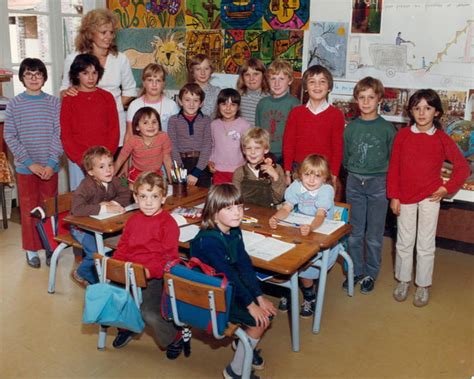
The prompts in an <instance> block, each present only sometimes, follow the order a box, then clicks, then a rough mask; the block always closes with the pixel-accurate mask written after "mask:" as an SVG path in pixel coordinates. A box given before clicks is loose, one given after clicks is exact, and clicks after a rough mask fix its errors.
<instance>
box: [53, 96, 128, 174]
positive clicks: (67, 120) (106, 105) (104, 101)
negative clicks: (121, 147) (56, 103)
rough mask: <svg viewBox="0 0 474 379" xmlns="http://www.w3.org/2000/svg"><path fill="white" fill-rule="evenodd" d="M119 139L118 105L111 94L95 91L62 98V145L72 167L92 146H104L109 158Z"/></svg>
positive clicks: (80, 162) (78, 162)
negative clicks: (108, 151)
mask: <svg viewBox="0 0 474 379" xmlns="http://www.w3.org/2000/svg"><path fill="white" fill-rule="evenodd" d="M119 137H120V129H119V120H118V113H117V105H116V104H115V100H114V97H113V96H112V94H111V93H110V92H107V91H105V90H103V89H100V88H97V89H96V90H95V91H94V92H81V91H80V92H79V93H78V95H77V96H65V97H64V99H63V102H62V105H61V141H62V143H63V147H64V152H65V153H66V155H67V157H68V158H69V159H70V160H71V161H73V162H74V163H76V164H78V165H81V164H82V155H83V154H84V151H86V150H87V149H88V148H89V147H91V146H96V145H103V146H105V147H106V148H107V149H109V150H110V151H111V152H112V154H114V153H115V151H116V150H117V147H118V142H119Z"/></svg>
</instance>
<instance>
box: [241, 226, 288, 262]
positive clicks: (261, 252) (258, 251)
mask: <svg viewBox="0 0 474 379" xmlns="http://www.w3.org/2000/svg"><path fill="white" fill-rule="evenodd" d="M242 237H243V239H244V245H245V250H246V251H247V253H248V254H249V255H250V256H252V257H255V258H259V259H262V260H264V261H271V260H272V259H275V258H277V257H279V256H280V255H282V254H284V253H286V252H287V251H289V250H291V249H292V248H294V247H295V244H294V243H288V242H284V241H280V240H278V239H276V238H272V237H265V236H263V235H261V234H258V233H253V232H249V231H247V230H242Z"/></svg>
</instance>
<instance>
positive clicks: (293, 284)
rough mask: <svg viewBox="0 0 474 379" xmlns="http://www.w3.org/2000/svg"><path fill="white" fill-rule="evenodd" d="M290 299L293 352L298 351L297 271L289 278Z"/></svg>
mask: <svg viewBox="0 0 474 379" xmlns="http://www.w3.org/2000/svg"><path fill="white" fill-rule="evenodd" d="M290 294H291V295H290V296H291V297H290V299H291V345H292V348H293V351H294V352H297V351H300V312H299V309H298V305H299V304H298V273H297V272H296V273H294V274H293V275H291V278H290Z"/></svg>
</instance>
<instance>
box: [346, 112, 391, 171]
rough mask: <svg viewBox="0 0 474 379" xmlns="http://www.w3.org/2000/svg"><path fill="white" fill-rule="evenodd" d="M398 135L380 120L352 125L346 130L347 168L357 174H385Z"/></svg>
mask: <svg viewBox="0 0 474 379" xmlns="http://www.w3.org/2000/svg"><path fill="white" fill-rule="evenodd" d="M396 132H397V131H396V129H395V127H394V126H393V125H392V124H391V123H390V122H388V121H386V120H385V119H384V118H382V117H381V116H379V117H377V118H376V119H375V120H370V121H366V120H362V119H360V118H358V119H356V120H354V121H352V122H351V123H350V124H349V125H347V127H346V129H345V130H344V167H345V168H346V169H347V171H349V172H350V173H354V174H361V175H381V174H385V173H386V172H387V170H388V162H389V160H390V152H391V150H392V143H393V140H394V138H395V134H396Z"/></svg>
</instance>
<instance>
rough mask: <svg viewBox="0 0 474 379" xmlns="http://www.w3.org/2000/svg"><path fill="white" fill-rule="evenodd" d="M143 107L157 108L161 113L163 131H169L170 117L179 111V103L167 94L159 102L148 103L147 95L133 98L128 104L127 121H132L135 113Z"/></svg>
mask: <svg viewBox="0 0 474 379" xmlns="http://www.w3.org/2000/svg"><path fill="white" fill-rule="evenodd" d="M143 107H152V108H154V109H156V111H157V112H158V114H159V115H160V119H161V130H162V131H163V132H166V131H168V120H169V118H170V117H171V116H173V115H175V114H178V113H179V107H178V105H177V104H176V103H175V102H174V101H173V100H171V99H170V98H168V97H166V96H165V95H162V97H161V101H159V102H158V103H147V102H145V96H141V97H139V98H138V99H135V100H133V101H132V102H131V103H130V105H129V106H128V110H127V122H132V120H133V116H134V115H135V113H136V112H137V111H138V110H139V109H140V108H143Z"/></svg>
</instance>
